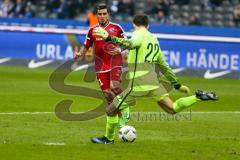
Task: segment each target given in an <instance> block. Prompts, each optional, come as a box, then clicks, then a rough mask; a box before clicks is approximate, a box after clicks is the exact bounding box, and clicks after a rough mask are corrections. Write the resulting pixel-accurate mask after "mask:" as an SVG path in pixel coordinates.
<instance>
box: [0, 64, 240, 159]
mask: <svg viewBox="0 0 240 160" xmlns="http://www.w3.org/2000/svg"><path fill="white" fill-rule="evenodd" d="M52 71H53V69H51V68H43V69H35V70H31V69H28V68H23V67H7V66H1V67H0V159H1V160H26V159H27V160H31V159H34V160H55V159H56V160H77V159H78V160H80V159H83V160H90V159H93V160H95V159H99V160H100V159H113V160H120V159H133V160H136V159H137V160H150V159H153V160H155V159H161V160H162V159H168V160H169V159H174V160H188V159H189V160H191V159H196V160H205V159H212V160H218V159H222V160H226V159H232V160H235V159H236V160H237V159H240V138H239V136H240V100H239V98H240V82H239V80H226V79H214V80H205V79H202V78H193V77H180V80H181V82H182V83H183V84H186V85H188V86H189V87H190V88H191V90H192V92H193V91H194V90H196V89H204V90H213V91H216V92H217V93H218V95H219V97H220V99H219V101H217V102H200V103H198V104H196V105H195V106H194V107H193V108H192V113H191V115H190V113H189V111H187V112H188V113H189V114H188V116H189V117H190V119H187V118H186V119H180V120H179V119H171V118H170V119H167V118H165V119H153V120H152V119H141V118H140V120H139V119H138V118H137V117H135V119H133V121H131V122H130V123H129V124H130V125H133V126H134V127H135V128H136V129H137V136H138V137H137V139H136V141H135V142H133V143H123V142H121V141H119V140H118V138H116V143H115V144H114V145H96V144H92V143H91V142H90V137H92V136H101V135H103V133H104V130H105V117H104V116H102V117H100V118H97V119H93V120H90V121H84V122H79V121H78V122H66V121H62V120H60V119H58V118H57V117H56V116H55V114H54V112H53V111H54V107H55V105H56V103H57V102H59V101H61V100H63V99H72V100H74V103H73V106H72V111H76V112H77V111H79V112H83V111H86V110H89V109H91V108H93V107H94V106H96V105H97V104H98V103H99V101H97V100H94V99H89V98H86V97H81V96H71V95H64V94H60V93H57V92H55V91H53V90H52V89H51V88H50V87H49V84H48V78H49V75H50V74H51V73H52ZM82 75H83V74H82V73H81V72H80V71H77V72H74V73H72V74H71V75H70V76H69V77H68V78H67V80H66V82H67V83H71V84H74V85H88V86H89V87H93V88H94V87H95V88H98V84H97V83H91V84H88V83H86V84H85V82H84V83H83V82H82V81H81V77H82ZM193 93H194V92H193ZM181 96H184V95H183V94H181V93H178V92H177V91H173V92H171V97H172V99H176V98H179V97H181ZM132 111H133V112H135V113H142V114H143V113H146V115H147V114H148V112H154V113H158V112H161V113H162V111H161V110H160V109H159V108H158V107H157V106H156V104H155V103H154V102H152V101H149V100H147V99H142V100H139V101H138V102H137V105H136V106H135V107H134V108H132ZM24 112H29V113H25V114H24ZM31 113H35V114H31ZM189 117H188V118H189Z"/></svg>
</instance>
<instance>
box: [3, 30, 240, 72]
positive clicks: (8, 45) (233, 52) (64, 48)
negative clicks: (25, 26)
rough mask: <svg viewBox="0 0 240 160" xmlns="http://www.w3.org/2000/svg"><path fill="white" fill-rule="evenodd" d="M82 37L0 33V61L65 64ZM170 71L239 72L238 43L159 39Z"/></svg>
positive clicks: (82, 40) (82, 41) (239, 52)
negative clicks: (9, 59) (24, 60)
mask: <svg viewBox="0 0 240 160" xmlns="http://www.w3.org/2000/svg"><path fill="white" fill-rule="evenodd" d="M84 40H85V35H69V34H55V33H51V34H49V33H34V32H0V44H1V45H0V57H12V58H21V59H54V60H68V59H72V58H73V48H72V46H75V45H80V46H82V45H83V43H84ZM159 41H160V45H161V48H162V51H163V54H164V55H165V57H166V60H167V61H168V63H169V64H170V65H171V66H173V67H186V68H194V69H213V70H232V71H239V68H240V43H236V42H234V43H230V42H227V43H226V42H213V41H196V40H195V41H190V40H173V39H159Z"/></svg>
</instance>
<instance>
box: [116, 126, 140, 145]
mask: <svg viewBox="0 0 240 160" xmlns="http://www.w3.org/2000/svg"><path fill="white" fill-rule="evenodd" d="M136 133H137V132H136V129H135V128H134V127H132V126H124V127H122V128H121V129H120V130H119V139H120V140H122V141H123V142H133V141H134V140H135V139H136V138H137V135H136Z"/></svg>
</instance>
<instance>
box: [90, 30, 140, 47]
mask: <svg viewBox="0 0 240 160" xmlns="http://www.w3.org/2000/svg"><path fill="white" fill-rule="evenodd" d="M93 35H95V36H98V37H101V38H103V39H105V40H106V41H112V42H114V43H116V44H118V45H120V46H121V47H123V48H125V49H134V48H136V47H138V46H140V44H141V40H142V38H140V37H138V36H134V35H133V37H132V38H131V39H127V38H119V37H115V36H109V34H108V32H107V31H106V30H104V29H103V28H101V27H96V28H94V30H93Z"/></svg>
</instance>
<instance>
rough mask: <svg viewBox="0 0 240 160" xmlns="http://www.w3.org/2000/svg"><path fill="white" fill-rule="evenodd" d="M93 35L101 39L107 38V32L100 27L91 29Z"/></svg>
mask: <svg viewBox="0 0 240 160" xmlns="http://www.w3.org/2000/svg"><path fill="white" fill-rule="evenodd" d="M93 35H94V36H98V37H101V38H103V39H107V37H108V36H109V34H108V32H107V31H106V30H104V29H103V28H101V27H96V28H94V29H93Z"/></svg>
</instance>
